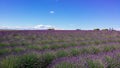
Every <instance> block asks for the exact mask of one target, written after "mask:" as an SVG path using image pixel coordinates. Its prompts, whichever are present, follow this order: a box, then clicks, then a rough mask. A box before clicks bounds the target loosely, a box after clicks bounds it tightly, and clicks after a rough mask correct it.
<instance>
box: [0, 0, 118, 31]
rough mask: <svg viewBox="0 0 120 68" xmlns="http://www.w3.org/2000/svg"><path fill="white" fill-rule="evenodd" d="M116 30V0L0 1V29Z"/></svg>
mask: <svg viewBox="0 0 120 68" xmlns="http://www.w3.org/2000/svg"><path fill="white" fill-rule="evenodd" d="M37 25H44V26H46V25H50V26H54V27H57V28H62V29H94V28H101V29H102V28H114V29H120V0H0V26H9V27H14V26H24V27H27V26H37Z"/></svg>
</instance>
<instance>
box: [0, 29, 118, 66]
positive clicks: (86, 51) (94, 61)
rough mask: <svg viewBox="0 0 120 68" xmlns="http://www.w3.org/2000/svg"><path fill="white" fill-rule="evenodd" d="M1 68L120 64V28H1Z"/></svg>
mask: <svg viewBox="0 0 120 68" xmlns="http://www.w3.org/2000/svg"><path fill="white" fill-rule="evenodd" d="M0 68H120V32H119V31H110V30H101V31H100V30H6V31H5V30H1V31H0Z"/></svg>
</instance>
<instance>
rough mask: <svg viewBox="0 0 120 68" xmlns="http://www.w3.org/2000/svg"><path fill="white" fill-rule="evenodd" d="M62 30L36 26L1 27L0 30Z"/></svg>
mask: <svg viewBox="0 0 120 68" xmlns="http://www.w3.org/2000/svg"><path fill="white" fill-rule="evenodd" d="M52 28H53V29H55V30H62V29H60V28H57V27H55V26H51V25H36V26H0V29H15V30H47V29H52Z"/></svg>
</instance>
